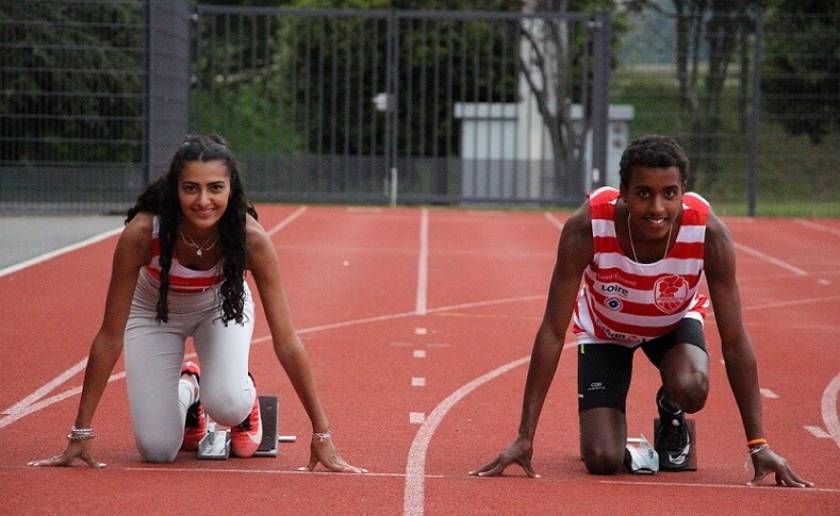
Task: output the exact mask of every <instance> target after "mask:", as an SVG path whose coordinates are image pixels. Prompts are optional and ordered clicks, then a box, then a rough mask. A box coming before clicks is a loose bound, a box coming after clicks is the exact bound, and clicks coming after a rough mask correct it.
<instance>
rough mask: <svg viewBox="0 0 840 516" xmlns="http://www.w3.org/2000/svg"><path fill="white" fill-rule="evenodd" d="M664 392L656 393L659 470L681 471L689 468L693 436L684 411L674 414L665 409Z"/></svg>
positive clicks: (655, 440)
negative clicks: (686, 422) (689, 430)
mask: <svg viewBox="0 0 840 516" xmlns="http://www.w3.org/2000/svg"><path fill="white" fill-rule="evenodd" d="M662 395H663V390H662V389H661V388H660V389H659V392H657V393H656V407H657V409H658V410H659V428H658V429H657V431H656V436H655V438H654V442H655V443H656V453H658V454H659V469H663V470H668V471H679V470H681V469H685V468H686V467H688V455H689V452H690V451H691V434H690V433H689V432H688V426H686V424H685V416H684V415H683V411H682V410H677V411H676V412H672V411H670V410H668V409H667V408H665V407H663V406H662V405H663V403H662Z"/></svg>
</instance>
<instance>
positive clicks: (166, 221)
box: [125, 134, 257, 325]
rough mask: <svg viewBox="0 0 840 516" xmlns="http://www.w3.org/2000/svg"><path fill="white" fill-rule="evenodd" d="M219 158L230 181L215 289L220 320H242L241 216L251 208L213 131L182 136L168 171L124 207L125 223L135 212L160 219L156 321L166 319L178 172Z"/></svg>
mask: <svg viewBox="0 0 840 516" xmlns="http://www.w3.org/2000/svg"><path fill="white" fill-rule="evenodd" d="M216 160H218V161H223V162H224V163H225V165H226V166H227V171H228V179H229V181H230V198H229V199H228V205H227V209H226V210H225V213H224V215H222V218H221V219H220V220H219V240H218V243H217V244H216V245H218V246H219V247H220V248H221V251H222V271H223V276H224V281H223V282H222V286H221V288H220V294H221V298H222V299H221V301H222V322H223V323H224V324H225V325H227V323H228V321H231V320H233V321H236V322H237V323H240V324H241V323H242V322H243V319H244V315H243V310H244V306H245V286H244V285H245V283H244V279H245V263H246V262H245V220H246V214H250V215H251V216H253V217H254V218H257V212H256V210H255V209H254V206H253V205H252V204H251V203H250V202H248V199H247V198H246V197H245V191H244V189H243V187H242V181H241V179H240V178H239V167H238V166H237V164H236V159H235V158H234V157H233V154H232V153H231V152H230V150H229V149H228V147H227V143H226V142H225V140H224V138H222V137H221V136H219V135H215V134H210V135H207V136H187V137H186V138H185V139H184V142H183V143H182V144H181V146H180V147H179V148H178V150H177V151H176V152H175V156H174V157H173V158H172V163H171V165H170V166H169V172H168V173H167V174H166V175H165V176H162V177H161V178H159V179H158V180H157V181H155V182H154V183H152V184H151V185H149V186H148V187H147V188H146V189H145V190H144V191H143V193H141V194H140V196H139V197H138V198H137V202H136V203H135V204H134V206H133V207H132V208H131V209H130V210H128V214H127V217H126V220H125V222H126V224H127V223H128V222H129V221H130V220H131V219H133V218H134V216H135V215H137V213H139V212H141V211H145V212H149V213H153V214H155V215H158V217H159V218H160V232H159V233H158V238H159V240H160V290H159V296H158V302H157V317H156V319H157V320H158V321H162V322H168V321H169V303H168V300H167V297H168V296H167V295H168V293H169V269H170V268H171V266H172V253H173V251H174V249H175V242H176V239H177V235H178V228H179V226H180V225H181V218H182V215H183V214H182V212H181V203H180V201H179V199H178V182H179V180H180V179H181V171H182V170H184V167H186V165H187V164H188V163H190V162H193V161H200V162H204V163H206V162H208V161H216Z"/></svg>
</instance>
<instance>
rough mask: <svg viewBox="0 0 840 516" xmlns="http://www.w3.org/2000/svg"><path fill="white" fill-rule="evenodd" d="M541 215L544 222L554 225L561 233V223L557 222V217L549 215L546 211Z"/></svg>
mask: <svg viewBox="0 0 840 516" xmlns="http://www.w3.org/2000/svg"><path fill="white" fill-rule="evenodd" d="M543 215H545V218H546V220H548V221H549V222H551V223H552V224H554V225H555V226H556V227H557V229H559V230H561V231H562V230H563V223H562V222H560V220H558V219H557V217H555V216H554V215H553V214H551V213H549V212H547V211H546V212H544V213H543Z"/></svg>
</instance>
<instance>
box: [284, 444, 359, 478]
mask: <svg viewBox="0 0 840 516" xmlns="http://www.w3.org/2000/svg"><path fill="white" fill-rule="evenodd" d="M319 462H320V463H321V464H323V465H324V467H326V468H327V469H328V470H330V471H337V472H341V473H367V472H368V470H366V469H365V468H359V467H356V466H353V465H351V464H348V463H347V461H345V460H344V459H342V458H341V455H339V454H338V450H337V449H336V447H335V444H334V443H333V440H332V437H328V438H326V439H317V438H314V439H312V444H311V445H310V446H309V464H307V465H306V466H301V467H299V468H298V471H314V470H315V467H316V466H317V465H318V463H319Z"/></svg>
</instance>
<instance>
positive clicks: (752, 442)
mask: <svg viewBox="0 0 840 516" xmlns="http://www.w3.org/2000/svg"><path fill="white" fill-rule="evenodd" d="M757 444H767V439H765V438H763V437H759V438H757V439H751V440H749V441H747V446H755V445H757Z"/></svg>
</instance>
